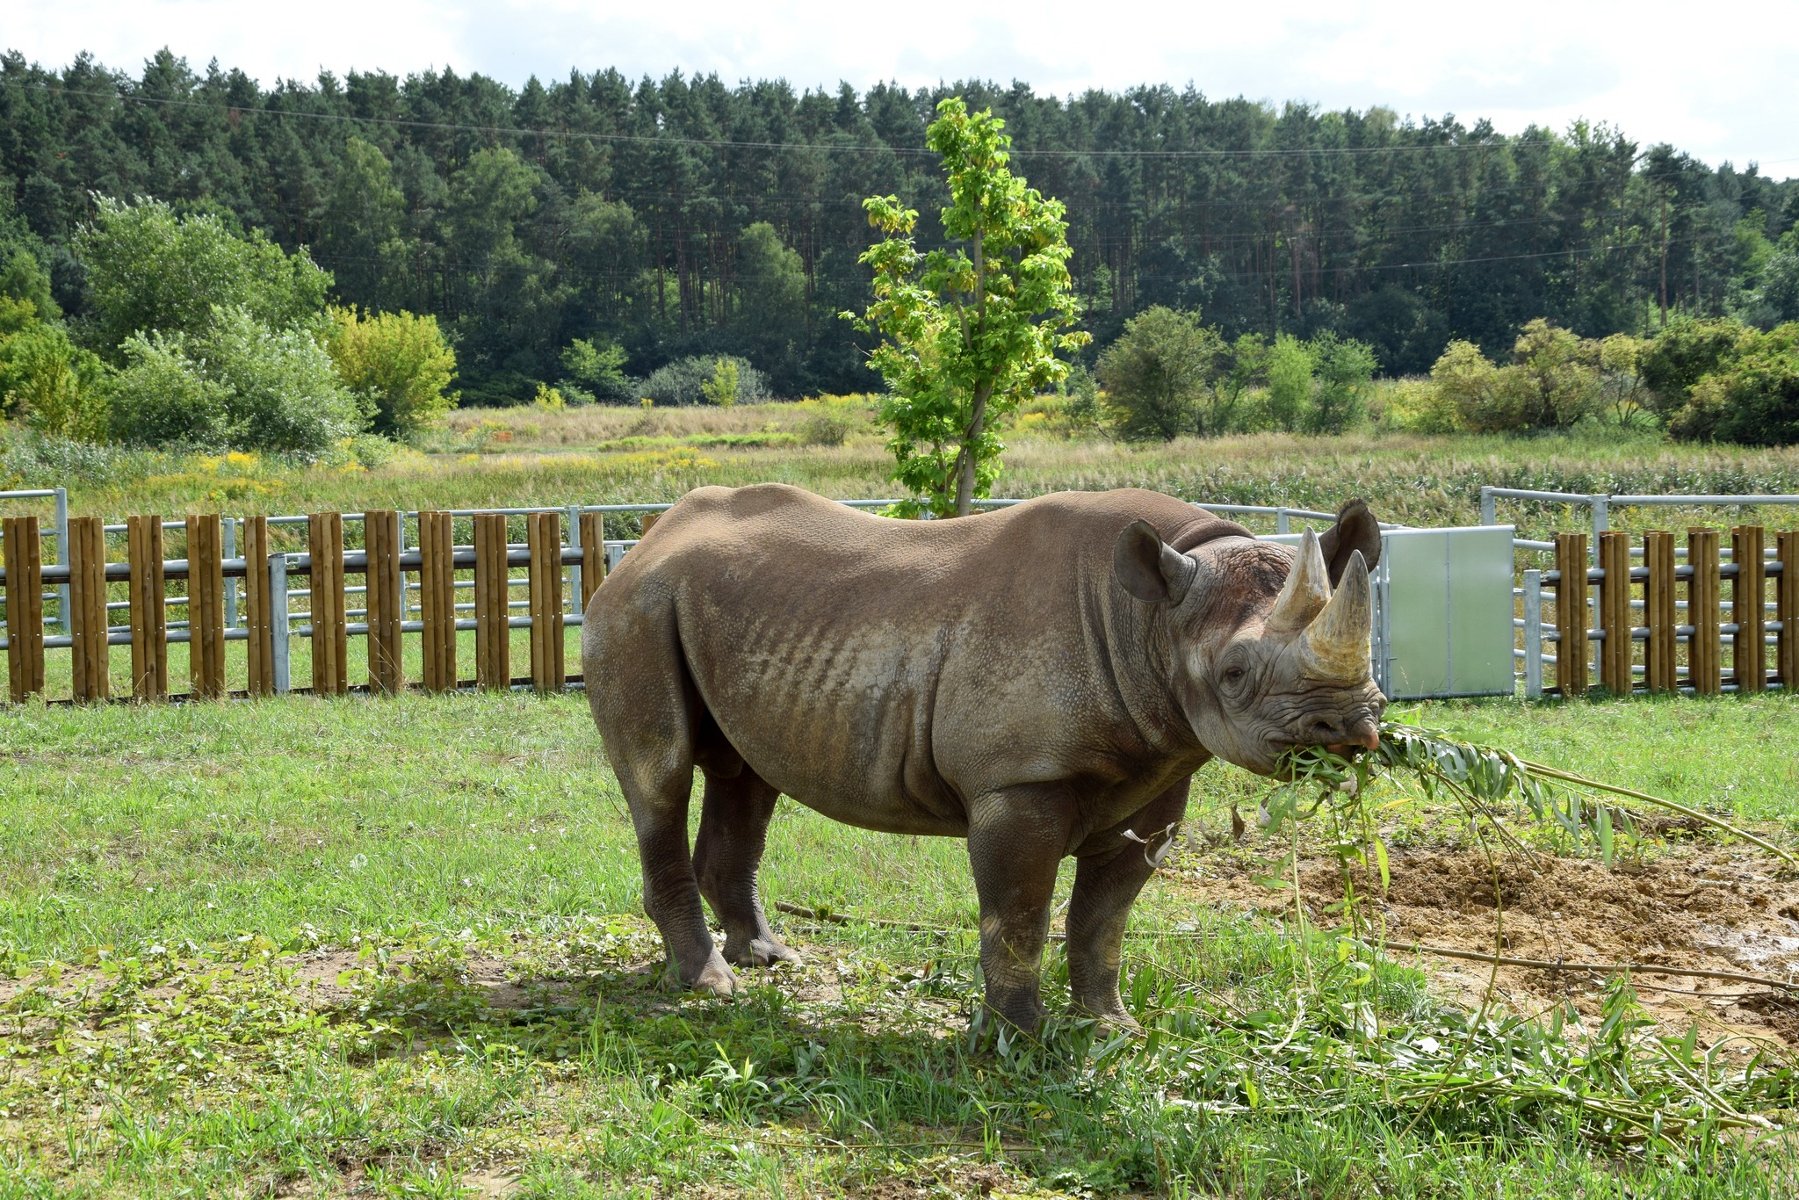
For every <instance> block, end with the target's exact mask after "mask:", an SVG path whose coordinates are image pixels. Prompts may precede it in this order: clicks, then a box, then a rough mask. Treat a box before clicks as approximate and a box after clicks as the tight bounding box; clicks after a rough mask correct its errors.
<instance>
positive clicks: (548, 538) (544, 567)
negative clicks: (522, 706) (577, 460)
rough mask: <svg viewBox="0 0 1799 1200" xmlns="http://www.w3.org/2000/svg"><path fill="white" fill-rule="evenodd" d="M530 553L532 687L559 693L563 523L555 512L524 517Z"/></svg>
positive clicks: (561, 681)
mask: <svg viewBox="0 0 1799 1200" xmlns="http://www.w3.org/2000/svg"><path fill="white" fill-rule="evenodd" d="M525 541H526V545H527V547H528V548H529V550H530V553H531V573H530V582H531V602H530V612H531V686H533V687H535V688H536V689H537V690H538V691H540V692H559V691H561V690H562V685H563V684H564V683H565V682H567V677H568V669H567V667H566V665H565V664H564V661H563V660H564V645H565V643H566V641H567V639H566V638H565V637H564V635H563V625H562V522H561V520H560V518H559V517H558V515H557V514H556V513H553V512H542V513H531V514H529V515H528V516H526V518H525Z"/></svg>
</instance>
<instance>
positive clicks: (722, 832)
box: [693, 767, 800, 967]
mask: <svg viewBox="0 0 1799 1200" xmlns="http://www.w3.org/2000/svg"><path fill="white" fill-rule="evenodd" d="M705 774H706V792H705V799H704V801H703V802H702V807H701V809H700V832H699V837H698V840H697V841H696V842H695V843H694V860H693V861H694V871H695V872H696V874H697V875H698V876H699V883H700V894H701V895H703V896H705V897H706V903H708V904H710V905H711V906H712V911H713V913H714V914H715V915H716V916H717V917H718V922H719V924H720V925H722V926H724V930H725V961H726V962H729V963H731V964H733V965H735V966H740V967H745V966H751V967H768V966H773V965H775V964H776V963H796V964H797V963H798V962H799V961H800V956H799V955H798V954H796V953H795V952H794V951H793V950H791V949H790V948H788V947H787V946H785V945H783V944H782V943H781V940H780V939H779V938H777V937H775V935H774V932H773V931H772V930H771V929H769V927H768V917H767V916H766V915H765V914H764V913H763V911H762V897H761V895H760V893H759V892H758V890H757V885H756V872H757V871H758V869H760V867H761V865H762V850H763V847H764V845H766V843H767V839H768V822H769V819H770V818H771V817H773V816H774V811H775V801H776V799H778V798H779V793H777V792H776V791H775V789H774V788H773V787H771V786H770V785H769V784H767V783H766V782H764V781H763V780H762V779H761V777H759V776H758V775H757V774H756V773H755V772H754V771H751V770H749V769H748V768H747V767H746V768H744V769H743V770H741V771H739V772H737V773H735V774H734V775H732V776H730V777H726V776H724V775H722V774H715V773H713V772H710V771H707V772H705Z"/></svg>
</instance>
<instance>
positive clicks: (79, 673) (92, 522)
mask: <svg viewBox="0 0 1799 1200" xmlns="http://www.w3.org/2000/svg"><path fill="white" fill-rule="evenodd" d="M68 557H69V640H70V643H71V657H72V658H73V660H74V662H73V664H72V667H73V679H72V681H71V683H72V685H73V690H72V694H73V696H74V698H75V700H76V702H77V703H80V702H83V701H88V700H105V699H107V698H108V697H110V696H111V695H112V680H111V678H110V672H109V671H108V669H107V668H108V664H109V662H110V657H109V651H108V648H107V644H106V641H107V635H108V634H110V633H111V632H112V630H111V628H110V624H109V622H108V619H107V616H106V529H105V527H104V526H103V525H102V524H101V521H100V518H99V517H71V518H69V556H68Z"/></svg>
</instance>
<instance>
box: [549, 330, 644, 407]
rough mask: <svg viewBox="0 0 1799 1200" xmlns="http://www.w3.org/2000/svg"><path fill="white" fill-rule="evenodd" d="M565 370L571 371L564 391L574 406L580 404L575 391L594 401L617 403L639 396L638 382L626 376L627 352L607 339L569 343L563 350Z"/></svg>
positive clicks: (580, 340) (563, 366) (581, 340)
mask: <svg viewBox="0 0 1799 1200" xmlns="http://www.w3.org/2000/svg"><path fill="white" fill-rule="evenodd" d="M562 369H563V370H564V371H567V372H568V378H567V380H566V381H565V382H564V383H563V384H562V391H563V394H564V395H567V396H568V397H569V400H570V402H571V403H578V402H577V401H576V400H575V399H574V397H575V393H576V392H579V393H580V394H581V395H584V396H587V397H589V398H590V399H591V400H606V401H615V402H629V401H630V400H631V398H632V397H633V396H634V395H635V394H636V389H637V381H636V380H635V379H632V378H631V377H630V376H629V375H627V374H625V352H624V350H623V349H622V348H620V347H618V346H615V345H613V344H612V343H611V342H608V341H605V340H604V339H600V340H596V341H589V340H588V339H587V338H576V339H575V340H574V341H572V342H570V343H569V344H568V345H567V346H565V347H563V349H562Z"/></svg>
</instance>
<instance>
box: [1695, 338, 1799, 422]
mask: <svg viewBox="0 0 1799 1200" xmlns="http://www.w3.org/2000/svg"><path fill="white" fill-rule="evenodd" d="M1669 432H1671V433H1672V434H1673V435H1674V436H1675V437H1678V438H1682V439H1684V440H1688V441H1713V440H1718V441H1730V442H1740V443H1742V444H1744V445H1750V446H1784V445H1790V444H1792V443H1796V442H1799V322H1793V323H1789V324H1786V325H1781V326H1778V327H1777V328H1775V329H1774V330H1772V331H1771V332H1768V333H1765V334H1758V333H1754V332H1752V331H1751V332H1749V333H1748V334H1747V335H1746V336H1745V337H1743V338H1742V339H1741V340H1740V341H1739V343H1738V345H1737V347H1736V349H1735V353H1734V354H1733V355H1732V357H1731V359H1730V360H1729V361H1728V362H1726V363H1724V364H1723V365H1721V366H1720V368H1719V369H1718V370H1716V371H1713V372H1711V373H1709V374H1706V375H1703V376H1701V377H1700V378H1699V380H1698V381H1697V382H1695V383H1694V384H1693V386H1692V387H1691V388H1690V389H1689V391H1688V399H1687V403H1686V404H1685V406H1683V407H1682V408H1681V410H1680V411H1679V412H1678V413H1676V414H1675V415H1674V418H1673V419H1672V420H1671V421H1670V422H1669Z"/></svg>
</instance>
